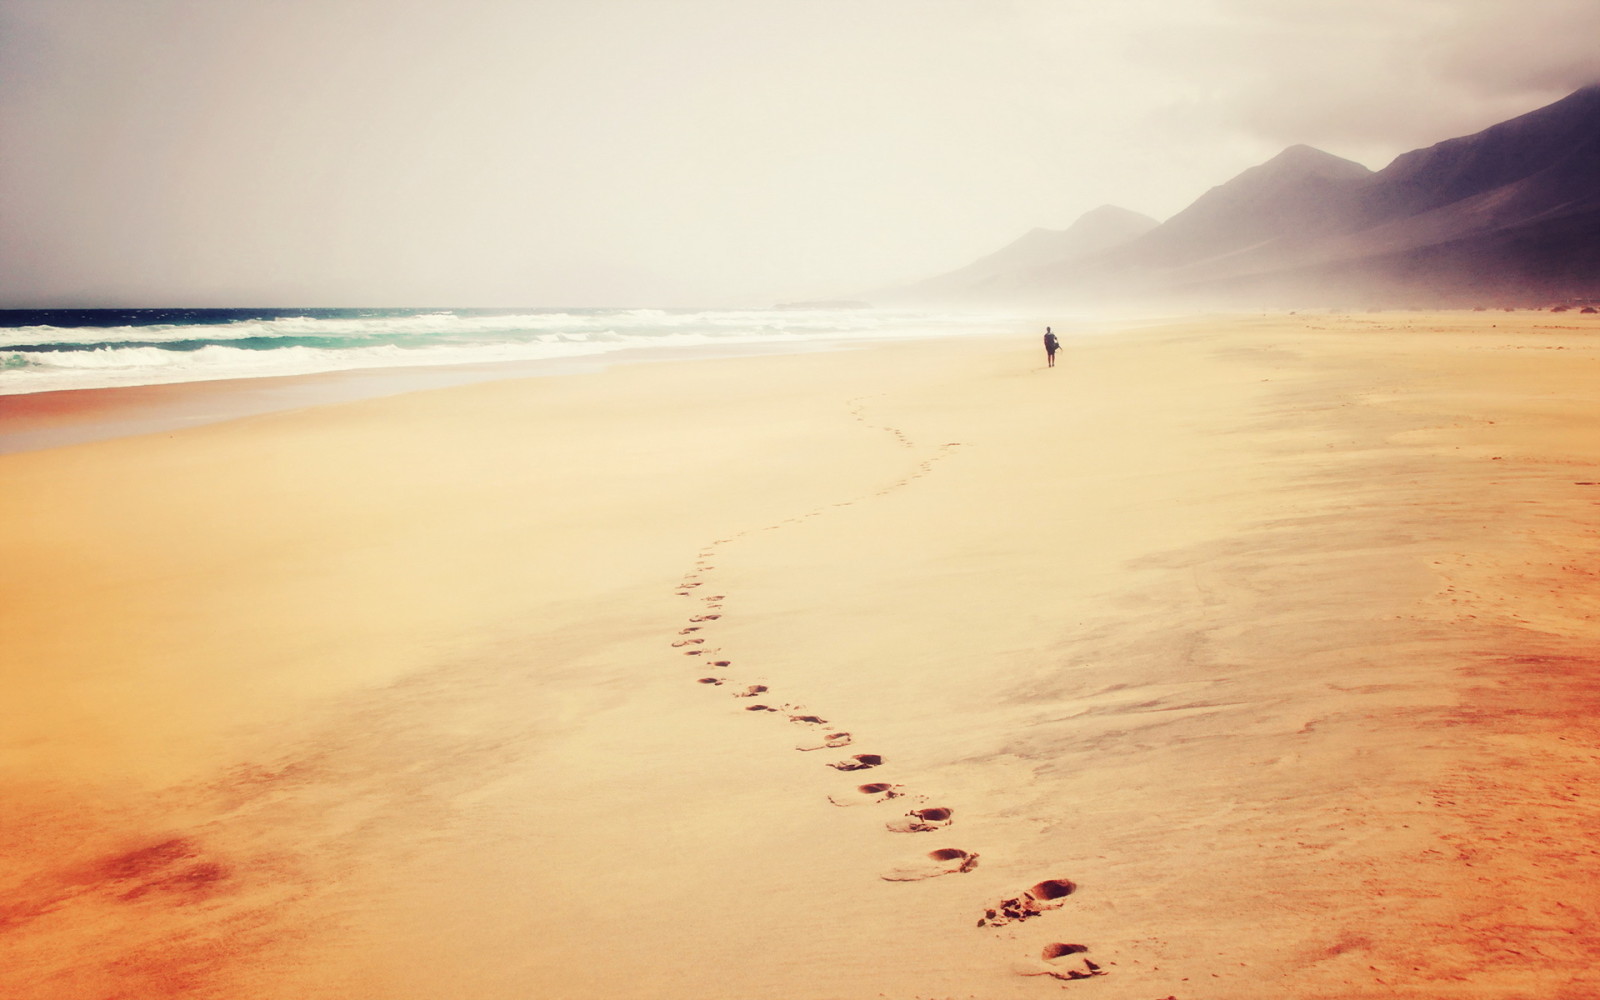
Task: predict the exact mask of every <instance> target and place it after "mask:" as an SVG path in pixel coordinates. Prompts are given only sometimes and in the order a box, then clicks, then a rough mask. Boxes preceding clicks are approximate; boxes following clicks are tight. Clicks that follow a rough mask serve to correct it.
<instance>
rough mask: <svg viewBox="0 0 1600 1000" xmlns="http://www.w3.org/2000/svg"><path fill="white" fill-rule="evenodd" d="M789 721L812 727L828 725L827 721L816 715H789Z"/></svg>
mask: <svg viewBox="0 0 1600 1000" xmlns="http://www.w3.org/2000/svg"><path fill="white" fill-rule="evenodd" d="M789 721H790V722H804V723H807V724H808V725H813V726H826V725H827V724H828V720H827V719H824V718H822V717H821V716H818V715H791V716H789Z"/></svg>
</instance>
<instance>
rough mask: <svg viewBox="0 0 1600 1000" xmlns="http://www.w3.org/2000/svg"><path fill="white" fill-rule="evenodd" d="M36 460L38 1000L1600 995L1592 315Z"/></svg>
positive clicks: (1199, 346)
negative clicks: (172, 999) (190, 999)
mask: <svg viewBox="0 0 1600 1000" xmlns="http://www.w3.org/2000/svg"><path fill="white" fill-rule="evenodd" d="M1034 341H1035V337H1034V335H1033V334H1031V333H1027V334H1019V335H1017V336H1015V337H995V338H971V339H955V340H943V341H930V342H924V343H901V344H889V345H883V346H876V347H872V348H870V349H866V350H859V351H849V352H838V353H828V354H811V355H798V356H788V357H757V358H741V359H732V360H716V361H709V360H708V361H696V362H674V363H662V364H650V365H636V366H629V367H623V368H617V369H614V370H611V371H607V372H602V373H597V374H581V375H570V376H563V377H557V378H543V379H528V380H517V381H504V382H494V383H486V384H480V385H471V386H464V387H459V388H450V389H442V390H437V391H429V392H417V393H411V394H407V395H403V396H395V397H390V398H384V399H375V400H367V401H361V402H351V403H343V404H340V405H335V406H327V407H320V408H312V409H304V410H300V411H296V412H283V413H274V414H266V415H259V416H253V417H249V418H247V419H241V420H234V421H230V422H226V423H220V424H215V425H210V426H204V427H197V428H190V429H185V430H181V431H174V432H170V433H161V434H153V435H146V436H142V437H130V438H123V439H119V440H111V441H102V442H98V443H92V444H80V445H74V446H70V447H60V448H54V449H51V450H45V451H34V452H25V453H18V454H11V455H5V456H0V517H3V518H4V523H5V524H6V526H7V530H6V531H5V532H4V534H3V536H0V566H3V567H4V574H3V577H0V637H3V647H0V690H3V692H4V697H3V701H0V802H3V803H4V822H3V823H0V996H4V997H7V998H19V1000H84V998H93V1000H112V998H118V1000H122V998H127V1000H134V998H138V1000H146V998H154V1000H159V998H168V997H198V998H207V1000H212V998H215V1000H291V998H292V1000H367V998H370V1000H440V998H447V997H460V998H470V1000H529V998H538V1000H630V998H674V1000H676V998H684V1000H690V998H693V1000H721V998H725V1000H757V998H772V1000H855V998H868V1000H870V998H878V997H887V998H891V1000H911V998H928V1000H933V998H981V1000H1011V998H1024V997H1039V996H1054V995H1058V993H1061V992H1065V994H1067V995H1072V996H1082V997H1093V998H1102V1000H1161V998H1168V997H1172V998H1177V1000H1253V998H1261V1000H1268V998H1271V1000H1282V998H1362V997H1374V998H1376V997H1385V998H1392V997H1399V998H1416V1000H1450V998H1525V997H1539V998H1556V1000H1586V998H1593V997H1595V996H1600V973H1597V972H1596V971H1594V967H1595V962H1596V959H1597V958H1600V891H1597V881H1596V869H1597V861H1600V791H1596V784H1595V782H1594V780H1593V778H1594V775H1595V773H1596V768H1597V763H1600V722H1597V721H1596V718H1597V716H1596V710H1597V708H1600V651H1597V650H1600V646H1597V642H1596V640H1597V639H1600V619H1597V615H1600V580H1597V569H1600V560H1597V559H1596V555H1597V549H1600V324H1597V323H1596V322H1595V321H1594V320H1593V318H1591V317H1581V318H1580V317H1577V316H1571V317H1568V316H1565V315H1561V316H1558V315H1552V314H1547V313H1529V312H1519V313H1514V314H1513V313H1476V314H1474V313H1464V314H1445V315H1424V314H1411V313H1394V314H1381V315H1370V316H1362V317H1326V316H1278V317H1244V318H1229V319H1207V320H1193V321H1187V322H1181V323H1178V322H1174V323H1170V324H1166V325H1161V326H1156V327H1149V328H1144V329H1139V330H1135V331H1130V332H1123V333H1118V334H1114V335H1105V336H1097V337H1089V338H1071V339H1068V340H1067V342H1066V343H1065V345H1064V349H1063V351H1062V354H1061V356H1060V362H1059V364H1058V366H1057V367H1056V368H1055V369H1053V370H1046V369H1045V368H1044V365H1043V362H1044V358H1043V352H1042V350H1039V349H1037V348H1036V347H1035V346H1034Z"/></svg>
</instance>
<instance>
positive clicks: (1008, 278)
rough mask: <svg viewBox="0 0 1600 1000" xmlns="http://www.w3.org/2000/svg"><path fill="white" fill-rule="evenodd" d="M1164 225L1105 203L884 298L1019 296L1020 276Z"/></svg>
mask: <svg viewBox="0 0 1600 1000" xmlns="http://www.w3.org/2000/svg"><path fill="white" fill-rule="evenodd" d="M1158 225H1160V223H1159V222H1157V221H1156V220H1155V219H1152V218H1150V217H1149V216H1148V215H1140V214H1139V213H1138V212H1131V211H1129V210H1128V209H1125V208H1118V207H1116V206H1115V205H1101V206H1100V207H1099V208H1096V209H1092V210H1090V211H1088V212H1085V213H1084V214H1083V215H1081V216H1079V217H1078V219H1077V220H1076V221H1075V222H1073V223H1072V225H1070V226H1068V227H1067V228H1066V229H1034V230H1030V231H1029V232H1028V233H1026V234H1024V235H1023V236H1022V237H1020V238H1019V239H1017V240H1015V241H1014V242H1012V243H1009V244H1007V245H1006V246H1004V247H1002V248H1000V249H999V250H996V251H995V252H994V253H992V254H989V255H988V256H987V257H981V258H979V259H978V260H976V261H973V262H972V263H971V264H968V265H967V266H966V267H963V268H960V269H959V270H955V271H951V272H949V273H947V274H941V275H939V276H938V277H935V278H929V279H928V280H926V281H922V282H919V283H917V284H915V285H912V286H911V287H909V288H903V289H897V290H894V291H892V292H887V293H882V294H880V295H878V296H875V298H877V299H879V300H881V299H884V298H889V299H902V298H911V299H916V300H919V301H920V300H930V299H933V300H962V299H969V298H982V297H986V296H992V295H1002V294H1014V293H1016V292H1017V291H1019V290H1020V287H1019V285H1018V284H1017V278H1018V276H1019V275H1023V274H1027V273H1028V272H1031V271H1033V270H1034V269H1036V268H1048V267H1064V266H1067V265H1069V264H1071V263H1072V262H1073V261H1078V260H1083V259H1085V258H1088V257H1093V256H1095V255H1096V254H1100V253H1104V252H1106V251H1107V250H1111V249H1113V248H1115V247H1118V246H1121V245H1123V244H1125V243H1127V242H1129V241H1131V240H1134V239H1136V238H1138V237H1139V236H1142V235H1144V234H1145V233H1147V232H1149V231H1150V230H1152V229H1154V228H1155V227H1156V226H1158Z"/></svg>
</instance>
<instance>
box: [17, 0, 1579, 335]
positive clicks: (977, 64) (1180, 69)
mask: <svg viewBox="0 0 1600 1000" xmlns="http://www.w3.org/2000/svg"><path fill="white" fill-rule="evenodd" d="M1596 39H1600V3H1597V2H1596V0H1515V2H1511V0H1082V2H1080V0H1048V2H1047V0H970V2H963V3H953V2H951V3H946V2H939V0H837V2H836V0H730V2H716V0H573V2H568V0H414V2H407V0H195V2H190V0H0V304H3V305H32V304H50V305H120V304H128V305H178V304H206V305H209V304H221V305H226V304H235V305H273V304H278V305H314V304H328V305H639V304H660V305H698V304H722V303H728V302H733V301H744V302H748V303H753V304H768V303H769V302H771V301H773V300H778V299H784V298H795V297H801V296H814V295H836V294H842V293H847V292H850V291H852V290H860V289H865V288H871V287H873V286H876V285H880V284H886V283H891V282H895V281H899V280H903V279H913V278H919V277H924V276H927V275H930V274H932V273H935V272H938V271H942V270H947V269H949V268H953V267H956V266H959V265H962V264H965V263H967V262H968V261H969V260H971V259H972V258H974V257H976V256H979V255H981V254H984V253H988V252H990V251H992V250H995V249H997V248H998V247H999V246H1001V245H1003V244H1005V243H1007V242H1009V241H1010V240H1012V239H1014V238H1016V237H1017V236H1019V235H1021V234H1022V233H1023V232H1025V231H1026V230H1028V229H1030V228H1032V227H1035V226H1045V227H1049V228H1062V227H1065V226H1066V225H1068V224H1069V223H1071V222H1072V220H1073V219H1075V218H1076V217H1077V216H1078V215H1080V214H1081V213H1083V212H1085V211H1087V210H1089V209H1091V208H1094V207H1095V206H1097V205H1100V204H1106V203H1110V204H1116V205H1121V206H1124V207H1126V208H1131V209H1134V210H1137V211H1141V212H1145V213H1148V214H1150V215H1154V216H1156V217H1157V218H1165V217H1167V216H1169V215H1171V214H1172V213H1174V212H1176V211H1178V210H1179V209H1181V208H1183V207H1184V206H1185V205H1187V204H1188V203H1189V202H1190V201H1192V200H1193V199H1194V198H1195V197H1196V196H1198V195H1199V194H1201V193H1202V192H1204V191H1205V190H1206V189H1207V188H1209V187H1211V186H1213V185H1215V184H1219V183H1221V182H1223V181H1225V180H1227V179H1228V178H1229V177H1232V176H1233V175H1234V174H1237V173H1238V172H1239V171H1241V170H1243V169H1244V168H1246V167H1249V166H1251V165H1253V164H1255V163H1259V162H1261V161H1262V160H1265V159H1267V158H1269V157H1271V156H1272V155H1273V154H1275V153H1276V152H1278V151H1279V150H1280V149H1282V148H1283V147H1284V146H1287V145H1290V144H1292V143H1296V142H1304V143H1309V144H1311V145H1314V146H1318V147H1319V148H1322V149H1325V150H1328V151H1329V152H1333V153H1337V154H1339V155H1341V156H1347V157H1349V158H1351V159H1355V160H1359V161H1361V162H1363V163H1366V164H1367V165H1368V166H1371V167H1374V168H1376V167H1381V166H1383V165H1384V164H1385V163H1387V162H1388V161H1389V160H1390V159H1391V158H1393V157H1394V156H1395V155H1397V154H1399V153H1401V152H1404V151H1405V150H1408V149H1412V148H1415V147H1418V146H1424V145H1428V144H1431V143H1433V142H1437V141H1439V140H1441V139H1445V138H1449V137H1451V136H1455V135H1462V134H1466V133H1469V132H1473V131H1476V130H1478V129H1480V128H1483V127H1485V126H1487V125H1490V124H1493V123H1495V122H1497V121H1500V120H1502V119H1504V118H1508V117H1511V116H1513V115H1516V114H1520V113H1522V112H1524V111H1528V110H1532V109H1533V108H1536V107H1539V106H1541V105H1543V104H1547V103H1549V102H1550V101H1553V100H1556V99H1558V98H1560V97H1562V96H1564V95H1565V94H1566V93H1568V92H1570V91H1571V90H1573V89H1576V88H1577V87H1579V86H1582V85H1583V84H1585V83H1589V82H1594V81H1596V80H1600V44H1597V43H1596Z"/></svg>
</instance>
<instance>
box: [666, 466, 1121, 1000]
mask: <svg viewBox="0 0 1600 1000" xmlns="http://www.w3.org/2000/svg"><path fill="white" fill-rule="evenodd" d="M924 471H925V470H924ZM807 516H809V515H807ZM785 523H788V522H785ZM736 537H738V536H737V535H735V536H734V538H736ZM731 541H733V538H724V539H719V540H718V541H716V542H714V543H712V545H710V546H708V547H706V548H705V549H703V550H701V552H700V553H699V556H698V561H697V562H696V563H695V566H694V571H693V572H692V573H690V574H688V576H687V577H686V578H685V579H684V581H683V582H682V583H680V584H679V585H678V589H677V594H678V595H679V596H681V597H694V596H696V595H697V594H698V592H699V589H700V588H701V587H702V585H703V583H704V582H705V581H704V580H703V579H702V576H703V575H704V574H706V573H707V572H709V571H710V570H712V569H714V568H715V567H714V566H713V565H712V563H711V559H712V558H713V557H714V555H715V553H716V549H717V548H718V547H719V546H720V545H723V544H725V543H727V542H731ZM726 599H727V598H726V595H724V594H710V595H707V596H703V597H701V598H700V600H701V604H702V609H701V611H700V612H699V613H698V614H695V615H692V616H691V617H690V618H689V620H688V622H687V623H686V624H685V626H684V627H683V628H682V629H680V630H679V631H678V637H677V638H675V639H674V640H673V641H672V645H673V647H674V648H677V649H679V650H680V651H681V652H682V653H683V655H685V656H693V657H699V658H700V662H701V663H703V664H705V665H706V666H708V667H710V668H712V670H714V671H716V672H715V673H707V674H705V675H704V676H702V677H700V678H699V682H700V683H701V684H704V685H706V686H707V687H725V686H729V685H730V684H733V682H732V681H731V679H730V678H729V677H728V676H727V675H726V674H725V673H723V672H724V671H726V670H727V669H728V668H729V667H732V666H733V661H731V660H726V659H720V658H718V654H719V650H717V649H715V648H711V647H709V646H708V644H707V638H708V636H709V634H710V632H711V631H712V630H714V628H715V624H716V622H717V621H719V620H720V619H721V618H722V615H723V608H724V601H725V600H726ZM734 686H737V685H736V684H735V685H734ZM733 697H735V698H738V699H741V700H743V701H746V702H748V704H746V705H745V706H744V710H745V711H747V712H752V713H756V714H774V715H783V716H786V717H787V718H788V720H789V721H790V722H792V723H795V724H796V725H800V726H805V727H807V729H808V731H809V732H808V734H807V735H806V736H805V737H804V738H803V739H802V740H801V741H800V742H799V743H797V744H795V749H796V750H799V751H802V752H806V753H810V752H814V751H818V750H843V749H846V748H849V747H851V745H852V744H853V743H854V738H853V737H852V736H851V734H850V733H849V732H847V731H844V730H842V729H839V728H838V727H837V726H835V725H833V724H831V723H830V722H829V721H828V720H827V719H824V718H822V717H821V716H819V715H813V714H811V713H809V712H807V711H806V710H805V708H804V707H802V706H799V705H793V704H788V703H780V702H777V701H776V700H775V699H774V698H773V696H772V692H771V691H770V690H769V689H768V688H767V686H766V685H765V684H750V685H747V686H745V687H743V688H741V689H740V690H737V691H734V692H733ZM884 763H885V760H884V757H883V756H882V755H881V754H876V753H855V754H850V755H849V756H847V757H844V758H842V759H840V760H835V761H831V762H829V763H828V764H827V766H828V767H831V768H833V769H834V770H836V771H845V772H857V771H867V770H871V769H873V768H876V767H880V766H882V765H883V764H884ZM828 801H830V802H832V803H833V804H834V805H836V806H845V807H857V806H875V805H882V804H883V803H889V802H892V803H894V804H895V805H896V806H902V807H903V806H910V807H911V808H909V809H907V810H906V812H905V813H904V814H902V815H901V816H899V817H897V818H895V819H892V820H890V821H888V822H887V823H885V824H884V825H885V827H886V828H887V829H888V830H889V831H890V832H892V833H905V834H916V833H937V832H939V831H941V830H944V829H945V828H946V827H949V826H950V825H951V824H953V823H954V822H955V812H954V810H952V809H950V808H948V807H946V806H940V805H928V804H927V801H928V800H927V798H926V797H925V796H922V795H914V794H912V793H910V792H908V791H906V789H905V788H904V787H903V786H901V785H898V784H894V783H892V782H887V781H872V782H867V783H865V784H860V785H857V786H856V787H855V788H854V790H852V791H850V792H847V793H844V794H842V795H830V796H828ZM977 864H978V855H977V853H976V852H973V851H968V850H965V849H963V848H959V847H939V848H936V849H934V850H931V851H928V852H927V854H926V855H925V860H922V861H919V862H918V863H916V864H912V865H907V866H905V867H902V868H895V869H893V870H890V871H887V872H884V873H883V874H882V875H880V876H879V877H880V878H882V879H884V880H885V881H888V882H916V881H921V880H923V879H930V878H938V877H940V876H943V875H960V874H964V873H966V872H970V871H972V869H973V868H975V867H977ZM1076 889H1077V886H1076V885H1075V884H1074V883H1073V882H1072V880H1070V879H1064V878H1058V879H1047V880H1045V881H1043V882H1039V883H1037V884H1035V885H1032V886H1030V887H1028V888H1027V889H1026V890H1024V891H1023V892H1021V893H1018V894H1017V895H1016V896H1013V897H1011V898H1009V899H1002V900H1000V901H998V902H996V903H995V904H993V905H992V906H989V907H987V908H986V909H985V910H984V911H983V915H982V916H980V917H978V920H977V926H978V927H989V928H994V927H1003V926H1005V925H1006V924H1010V923H1016V922H1019V921H1023V920H1030V919H1032V918H1034V917H1037V916H1040V915H1042V914H1044V913H1046V912H1048V911H1050V910H1054V909H1057V908H1058V907H1061V906H1063V905H1064V904H1065V902H1066V898H1067V897H1068V896H1069V895H1071V894H1072V893H1073V892H1074V891H1075V890H1076ZM1088 950H1089V949H1088V948H1086V947H1084V946H1083V945H1080V944H1066V943H1060V942H1057V943H1052V944H1049V945H1046V946H1045V948H1044V950H1043V951H1042V953H1041V954H1040V956H1039V959H1038V961H1037V962H1031V963H1027V964H1025V965H1019V966H1018V967H1017V968H1016V971H1017V972H1018V973H1020V974H1021V975H1025V976H1048V977H1052V978H1055V979H1061V980H1075V979H1088V978H1090V977H1092V976H1100V975H1105V970H1103V969H1102V968H1101V967H1100V966H1099V965H1098V964H1096V963H1095V962H1094V961H1093V960H1092V959H1090V958H1089V957H1088V956H1087V952H1088Z"/></svg>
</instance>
